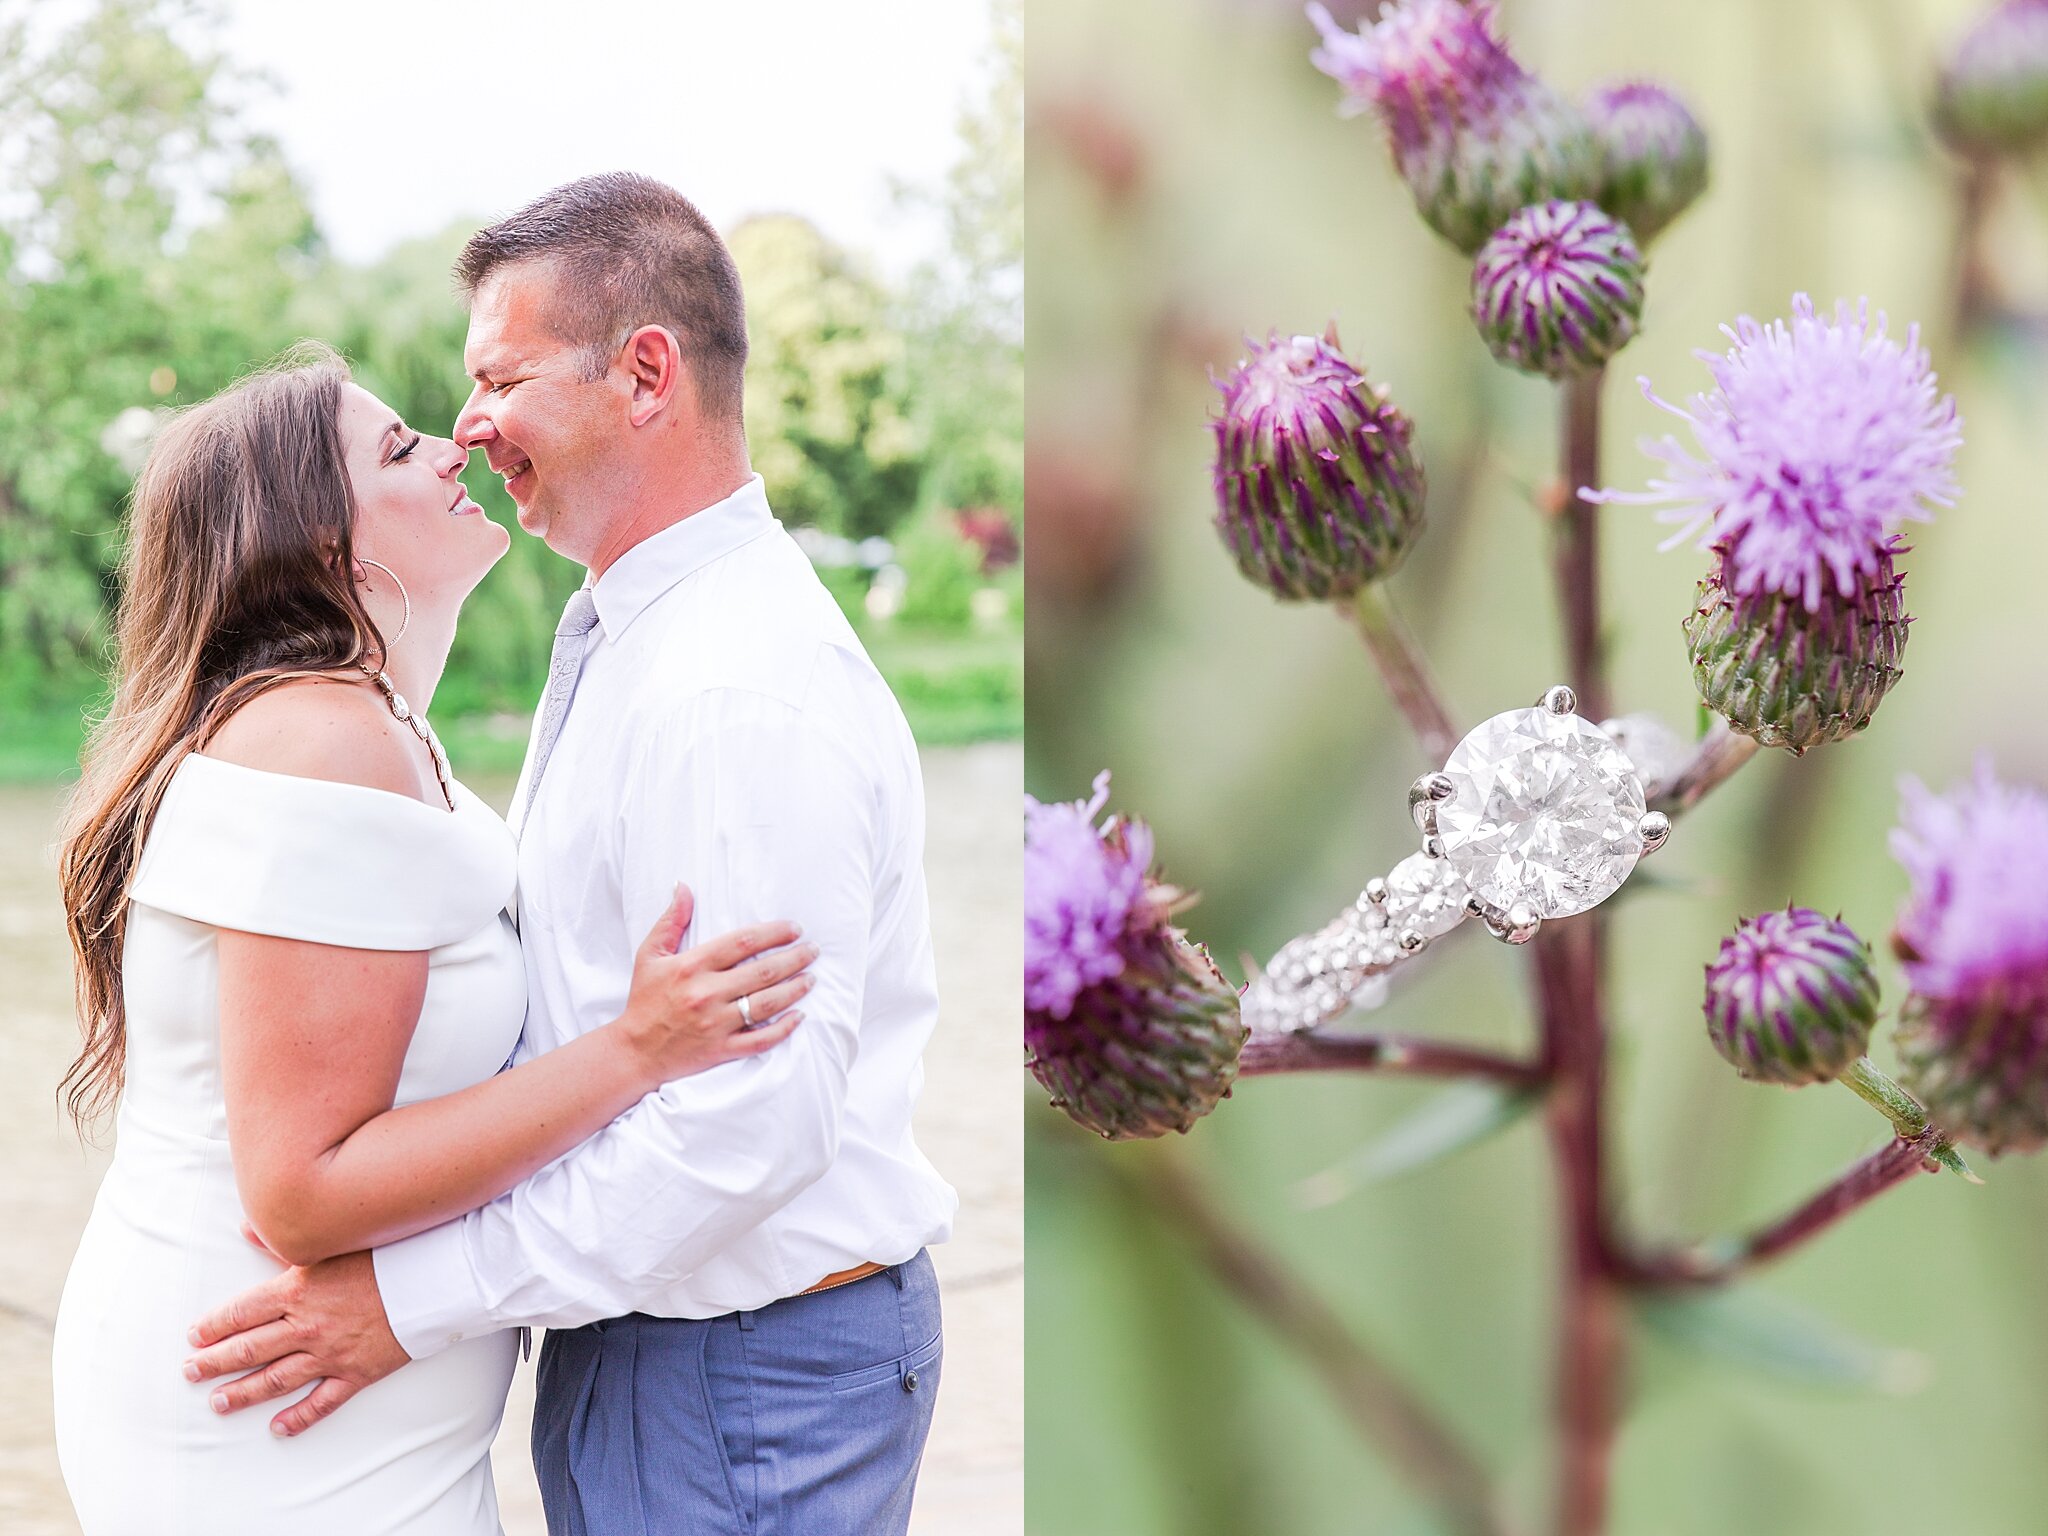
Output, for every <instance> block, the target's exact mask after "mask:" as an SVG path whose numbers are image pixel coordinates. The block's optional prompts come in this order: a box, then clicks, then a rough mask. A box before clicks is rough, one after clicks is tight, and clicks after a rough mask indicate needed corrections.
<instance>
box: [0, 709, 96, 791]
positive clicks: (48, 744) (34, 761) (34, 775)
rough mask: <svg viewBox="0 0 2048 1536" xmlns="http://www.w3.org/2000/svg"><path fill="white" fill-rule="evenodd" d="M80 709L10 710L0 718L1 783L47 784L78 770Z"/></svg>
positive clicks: (82, 727) (81, 734)
mask: <svg viewBox="0 0 2048 1536" xmlns="http://www.w3.org/2000/svg"><path fill="white" fill-rule="evenodd" d="M84 739H85V720H84V716H83V714H82V713H81V711H80V710H77V709H69V710H60V709H45V710H41V711H38V712H35V713H26V712H23V713H16V712H14V711H11V710H10V711H9V712H8V714H7V716H6V718H5V719H4V720H0V784H50V783H55V782H57V781H59V780H62V779H68V778H70V777H72V776H73V775H75V774H76V773H77V772H78V748H79V744H80V743H81V742H82V741H84Z"/></svg>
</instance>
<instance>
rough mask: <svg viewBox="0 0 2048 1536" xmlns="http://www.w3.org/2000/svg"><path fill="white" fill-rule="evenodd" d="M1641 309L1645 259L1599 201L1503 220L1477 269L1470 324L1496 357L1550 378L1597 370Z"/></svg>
mask: <svg viewBox="0 0 2048 1536" xmlns="http://www.w3.org/2000/svg"><path fill="white" fill-rule="evenodd" d="M1642 312H1643V258H1642V255H1641V254H1640V253H1639V252H1638V251H1637V250H1636V244H1635V241H1634V240H1633V239H1631V238H1630V236H1629V232H1628V229H1627V227H1626V226H1624V225H1622V224H1620V223H1617V222H1616V221H1615V220H1613V219H1611V218H1609V217H1608V216H1607V215H1606V214H1604V213H1602V212H1601V211H1600V210H1599V209H1598V208H1596V207H1594V206H1593V205H1592V204H1591V203H1538V204H1536V205H1535V206H1534V207H1531V208H1524V209H1522V210H1521V211H1520V212H1519V213H1517V214H1516V215H1515V216H1514V217H1513V218H1511V219H1509V220H1508V221H1507V223H1505V224H1503V225H1502V226H1501V227H1500V228H1499V229H1498V230H1497V231H1496V232H1495V233H1494V235H1493V238H1492V239H1490V240H1488V241H1487V242H1486V244H1485V245H1484V246H1482V247H1481V248H1480V251H1479V259H1478V260H1477V261H1475V262H1474V263H1473V264H1472V320H1473V323H1474V324H1476V325H1477V326H1478V327H1479V334H1480V336H1481V337H1482V338H1484V339H1485V342H1486V345H1487V346H1488V347H1489V348H1490V349H1491V350H1492V352H1493V355H1494V356H1495V357H1497V358H1499V359H1500V360H1501V361H1502V362H1503V363H1506V364H1507V365H1508V366H1509V367H1510V368H1519V369H1520V370H1521V371H1522V372H1524V373H1539V374H1542V375H1543V376H1544V377H1546V378H1552V379H1570V378H1577V377H1579V376H1580V375H1582V374H1588V373H1591V372H1593V370H1594V369H1596V368H1598V367H1600V366H1601V365H1602V364H1603V363H1605V362H1606V361H1607V360H1608V358H1610V357H1612V356H1613V355H1614V354H1615V353H1617V352H1619V351H1620V350H1621V349H1622V348H1623V347H1624V346H1626V345H1627V344H1628V340H1629V338H1630V337H1632V336H1634V335H1635V333H1636V322H1637V320H1638V319H1640V318H1641V316H1642Z"/></svg>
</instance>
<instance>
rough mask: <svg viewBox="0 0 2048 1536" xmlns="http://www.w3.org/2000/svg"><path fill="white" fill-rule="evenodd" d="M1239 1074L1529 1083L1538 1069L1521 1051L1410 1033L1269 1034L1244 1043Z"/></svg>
mask: <svg viewBox="0 0 2048 1536" xmlns="http://www.w3.org/2000/svg"><path fill="white" fill-rule="evenodd" d="M1237 1070H1238V1075H1239V1076H1240V1077H1258V1076H1267V1075H1271V1074H1273V1073H1277V1072H1332V1071H1347V1070H1349V1071H1358V1072H1380V1073H1386V1074H1389V1075H1400V1076H1409V1077H1478V1078H1489V1079H1491V1080H1493V1081H1495V1082H1502V1083H1511V1084H1515V1085H1517V1086H1522V1087H1530V1086H1534V1085H1535V1084H1537V1083H1540V1082H1542V1081H1543V1068H1542V1066H1541V1065H1540V1064H1539V1063H1537V1062H1534V1061H1531V1060H1530V1059H1528V1058H1527V1057H1525V1056H1510V1055H1507V1054H1506V1053H1504V1052H1501V1051H1490V1050H1487V1049H1485V1048H1484V1047H1483V1046H1472V1045H1455V1044H1452V1043H1450V1042H1448V1041H1443V1040H1428V1039H1423V1038H1420V1037H1418V1036H1413V1035H1315V1034H1295V1035H1271V1036H1261V1037H1260V1038H1258V1039H1255V1040H1252V1041H1250V1042H1249V1043H1248V1044H1246V1046H1245V1048H1244V1052H1243V1054H1242V1055H1241V1056H1239V1057H1238V1063H1237Z"/></svg>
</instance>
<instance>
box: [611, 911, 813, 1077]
mask: <svg viewBox="0 0 2048 1536" xmlns="http://www.w3.org/2000/svg"><path fill="white" fill-rule="evenodd" d="M695 905H696V903H695V898H694V897H692V896H691V894H690V888H689V887H688V886H686V885H679V886H677V887H676V895H675V900H673V901H672V902H670V903H669V905H668V909H667V910H666V911H665V912H663V913H662V914H661V916H660V917H659V918H657V919H655V923H654V926H653V927H652V928H651V929H649V930H648V933H647V937H646V938H645V939H643V940H642V941H641V943H640V948H639V951H638V952H637V953H636V954H635V955H634V957H633V989H632V993H631V995H630V996H628V997H627V999H626V1011H625V1012H624V1013H623V1014H622V1015H621V1016H620V1017H619V1020H618V1027H619V1030H620V1033H621V1034H622V1035H623V1036H624V1038H625V1040H626V1042H627V1044H628V1046H629V1047H630V1049H631V1050H632V1052H633V1054H634V1055H635V1057H636V1058H637V1059H638V1060H639V1061H641V1062H643V1063H645V1065H646V1067H647V1070H648V1071H649V1073H650V1075H651V1078H652V1080H653V1081H654V1082H658V1083H660V1082H667V1081H669V1080H670V1079H671V1078H677V1077H688V1076H690V1075H692V1074H693V1073H697V1072H703V1071H705V1070H707V1069H708V1068H711V1067H715V1066H718V1065H719V1064H720V1063H722V1062H728V1061H737V1060H738V1059H739V1058H740V1057H742V1056H758V1055H760V1054H761V1052H763V1051H765V1050H769V1049H771V1048H772V1047H774V1046H776V1045H779V1044H781V1043H782V1042H783V1041H784V1040H787V1039H788V1038H789V1035H790V1032H791V1031H792V1030H794V1029H795V1028H796V1026H797V1024H798V1023H799V1022H800V1021H801V1020H802V1018H803V1015H802V1014H801V1013H797V1012H795V1011H794V1005H795V1003H796V1002H797V1001H798V1000H799V999H801V998H802V997H803V995H804V994H805V993H806V992H808V991H810V990H811V977H810V975H809V974H808V969H809V966H810V963H811V962H812V961H813V960H815V959H817V958H818V947H817V946H816V945H815V944H798V943H796V942H795V941H796V939H797V938H798V937H799V934H800V930H799V929H798V928H797V926H796V924H794V923H755V924H753V925H751V926H750V927H746V928H736V929H734V930H733V931H732V932H731V933H728V934H724V935H721V936H720V937H718V938H715V939H713V940H711V941H710V942H709V943H708V944H699V945H698V946H697V947H696V948H694V949H687V950H684V951H683V952H682V953H681V954H678V953H676V946H677V945H678V944H679V943H681V942H682V937H683V931H684V930H685V929H686V928H688V927H689V926H690V915H691V913H692V912H693V911H694V910H695ZM742 997H744V998H746V1000H747V1010H748V1015H749V1016H751V1018H752V1020H753V1027H752V1028H748V1027H747V1024H746V1020H745V1018H744V1017H743V1016H742V1015H741V1012H740V1006H739V1001H740V999H741V998H742Z"/></svg>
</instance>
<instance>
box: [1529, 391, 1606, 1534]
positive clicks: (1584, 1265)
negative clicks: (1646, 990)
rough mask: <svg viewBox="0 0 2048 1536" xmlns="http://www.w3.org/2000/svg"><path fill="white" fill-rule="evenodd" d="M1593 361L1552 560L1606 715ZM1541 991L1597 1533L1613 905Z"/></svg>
mask: <svg viewBox="0 0 2048 1536" xmlns="http://www.w3.org/2000/svg"><path fill="white" fill-rule="evenodd" d="M1601 377H1602V376H1601V374H1599V373H1597V372H1595V373H1593V374H1591V375H1589V376H1587V377H1585V378H1582V379H1574V380H1572V381H1570V382H1568V383H1567V384H1566V385H1565V386H1564V388H1563V390H1562V394H1563V404H1564V423H1563V434H1562V435H1563V445H1562V446H1563V469H1564V481H1565V498H1566V499H1565V506H1564V510H1563V512H1562V513H1561V514H1560V516H1559V519H1558V529H1557V552H1556V556H1555V561H1554V569H1555V573H1556V579H1557V592H1558V606H1559V611H1560V616H1561V618H1562V620H1563V624H1564V631H1565V652H1566V659H1567V668H1568V670H1567V681H1568V682H1570V683H1571V685H1572V687H1573V689H1574V690H1575V691H1576V692H1577V694H1578V710H1579V713H1580V714H1582V715H1584V716H1586V717H1587V718H1588V719H1593V720H1600V719H1604V718H1606V716H1607V713H1608V705H1607V676H1606V665H1605V662H1606V658H1605V654H1604V651H1603V647H1602V645H1601V633H1600V626H1601V613H1600V542H1599V534H1600V525H1599V519H1598V512H1597V509H1596V508H1595V507H1594V506H1592V505H1591V504H1590V503H1589V502H1587V501H1586V500H1585V498H1584V497H1582V496H1580V495H1579V490H1580V488H1581V487H1585V486H1593V485H1597V484H1598V483H1599V479H1600V382H1601ZM1534 948H1535V951H1536V967H1535V969H1536V989H1537V1000H1538V1007H1539V1014H1540V1018H1541V1030H1542V1050H1543V1064H1544V1066H1545V1068H1546V1069H1547V1071H1548V1072H1549V1074H1550V1078H1551V1088H1550V1102H1549V1106H1548V1120H1549V1130H1550V1142H1551V1152H1552V1156H1553V1157H1554V1159H1555V1160H1556V1164H1557V1176H1558V1200H1559V1207H1560V1215H1561V1217H1562V1220H1563V1228H1564V1230H1563V1233H1562V1239H1563V1243H1562V1246H1563V1253H1562V1267H1563V1273H1562V1275H1561V1277H1560V1281H1559V1290H1560V1294H1559V1316H1558V1339H1557V1351H1558V1357H1557V1388H1556V1390H1557V1414H1558V1435H1559V1445H1558V1481H1557V1489H1556V1497H1557V1524H1556V1530H1557V1532H1558V1536H1598V1533H1599V1532H1600V1531H1601V1529H1602V1528H1603V1526H1604V1525H1605V1522H1606V1515H1607V1488H1608V1472H1609V1465H1610V1463H1611V1462H1612V1460H1613V1455H1614V1444H1615V1439H1616V1436H1617V1433H1618V1429H1619V1423H1620V1412H1621V1400H1620V1399H1621V1371H1622V1354H1623V1347H1624V1343H1625V1338H1624V1331H1623V1330H1624V1318H1623V1313H1622V1306H1621V1291H1620V1288H1619V1286H1618V1285H1617V1284H1616V1283H1615V1278H1614V1274H1613V1262H1612V1249H1613V1244H1612V1242H1611V1241H1610V1238H1609V1235H1608V1202H1607V1190H1606V1150H1605V1145H1604V1134H1603V1126H1602V1109H1603V1103H1602V1100H1603V1096H1604V1094H1605V1089H1606V1069H1607V1028H1606V1021H1605V1017H1604V1009H1603V991H1604V986H1603V982H1604V972H1605V959H1606V955H1605V951H1606V944H1605V915H1604V914H1603V913H1600V912H1598V911H1594V912H1590V913H1584V914H1581V915H1580V916H1579V917H1577V918H1573V919H1570V920H1568V921H1566V922H1563V923H1556V924H1551V925H1547V926H1546V927H1545V928H1544V930H1543V931H1542V932H1541V933H1539V934H1538V935H1537V937H1536V940H1535V944H1534Z"/></svg>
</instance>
